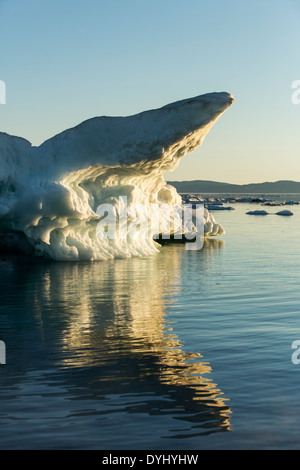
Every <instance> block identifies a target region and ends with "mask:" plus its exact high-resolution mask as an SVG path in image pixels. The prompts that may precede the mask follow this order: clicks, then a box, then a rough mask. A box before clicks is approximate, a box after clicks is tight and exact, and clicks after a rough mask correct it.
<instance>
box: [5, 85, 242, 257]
mask: <svg viewBox="0 0 300 470" xmlns="http://www.w3.org/2000/svg"><path fill="white" fill-rule="evenodd" d="M232 102H233V97H232V96H231V95H230V94H228V93H225V92H222V93H208V94H205V95H201V96H197V97H195V98H191V99H186V100H182V101H177V102H175V103H172V104H169V105H167V106H164V107H162V108H160V109H156V110H150V111H145V112H142V113H139V114H136V115H133V116H128V117H106V116H103V117H94V118H92V119H88V120H86V121H84V122H82V123H81V124H79V125H78V126H76V127H74V128H71V129H67V130H65V131H63V132H61V133H60V134H58V135H56V136H54V137H52V138H50V139H49V140H46V141H45V142H44V143H43V144H42V145H40V146H38V147H35V146H32V145H31V143H30V142H28V141H27V140H25V139H23V138H20V137H16V136H12V135H8V134H6V133H0V185H1V186H0V231H1V244H2V247H3V245H4V246H5V244H8V243H9V240H12V241H14V242H15V241H16V240H17V243H19V244H20V243H21V240H22V243H25V242H26V243H27V245H28V246H30V247H32V250H33V252H34V253H35V254H36V255H46V256H49V257H51V258H52V259H56V260H104V259H110V258H116V257H130V256H144V255H148V254H151V253H155V252H156V251H157V243H156V242H155V240H154V239H153V233H150V235H149V236H148V237H138V238H136V239H134V238H133V239H126V237H125V238H124V237H123V238H119V239H118V238H114V239H109V238H105V239H103V238H101V237H99V234H98V233H97V226H98V224H99V221H101V220H103V214H102V215H101V214H100V213H99V211H98V208H99V206H101V205H104V204H108V205H111V206H112V207H114V208H115V210H116V211H118V210H119V207H120V198H124V197H126V203H127V208H129V212H130V208H131V207H134V205H136V204H139V205H142V206H143V207H150V206H153V205H155V207H158V208H159V211H160V217H161V218H162V219H164V215H166V216H168V217H169V215H170V209H171V208H174V207H175V206H176V207H180V206H181V204H182V200H181V197H180V195H179V194H178V193H177V192H176V189H175V188H174V187H172V186H170V185H167V184H166V182H165V180H164V176H163V175H164V173H165V172H166V171H172V170H173V169H175V168H176V167H177V165H178V163H179V161H180V159H181V158H182V157H183V156H184V155H185V154H187V153H188V152H192V151H193V150H194V149H195V148H197V147H198V146H199V145H201V143H202V141H203V139H204V137H205V136H206V134H207V133H208V132H209V130H210V129H211V127H212V126H213V124H214V123H215V122H216V121H217V119H218V118H219V117H220V115H221V114H222V113H223V112H224V111H225V110H226V109H227V108H228V107H229V106H230V105H231V104H232ZM175 213H176V211H175ZM204 216H205V235H206V236H211V235H220V234H222V233H224V229H223V227H222V226H221V225H220V224H218V223H217V222H216V221H215V219H214V217H213V216H212V215H211V214H209V212H208V211H207V210H206V209H205V213H204ZM131 217H133V216H132V214H131ZM168 217H166V218H168ZM175 218H176V217H175ZM173 222H174V220H173ZM174 224H175V222H174ZM160 227H162V228H160V232H161V233H160V235H161V234H163V231H164V226H163V224H162V225H160ZM174 230H178V227H175V229H174ZM20 246H21V245H20ZM24 246H25V245H24Z"/></svg>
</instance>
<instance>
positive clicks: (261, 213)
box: [247, 210, 268, 215]
mask: <svg viewBox="0 0 300 470" xmlns="http://www.w3.org/2000/svg"><path fill="white" fill-rule="evenodd" d="M247 214H248V215H268V212H266V211H262V210H255V211H249V212H247Z"/></svg>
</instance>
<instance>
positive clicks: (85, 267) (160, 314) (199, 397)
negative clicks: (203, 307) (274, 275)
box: [37, 240, 231, 430]
mask: <svg viewBox="0 0 300 470" xmlns="http://www.w3.org/2000/svg"><path fill="white" fill-rule="evenodd" d="M223 243H224V242H222V241H221V240H207V241H206V242H205V246H204V248H203V253H202V261H203V262H205V257H208V258H209V255H210V253H211V251H212V250H215V249H221V248H222V246H223ZM183 256H186V250H185V248H184V247H183V246H180V247H178V246H165V247H163V248H162V249H161V252H160V254H158V255H155V256H152V257H149V258H146V259H139V258H134V259H125V260H124V259H122V260H113V261H107V262H98V263H63V264H60V263H59V264H52V265H51V266H50V269H49V271H48V272H47V273H45V275H44V279H43V282H42V295H43V299H44V302H45V301H46V302H47V304H48V305H49V310H50V311H56V314H57V315H58V316H59V312H60V309H63V310H64V320H66V321H65V322H64V327H63V328H62V330H61V336H60V341H61V348H62V353H61V358H62V359H61V363H60V364H59V366H60V367H63V368H84V367H97V366H101V365H105V364H112V366H111V368H110V371H109V372H107V373H106V374H105V373H102V374H101V376H99V377H98V380H99V382H100V383H101V382H103V383H104V382H105V381H108V382H113V381H115V382H119V383H120V384H122V383H126V382H127V381H130V380H132V376H133V375H136V376H137V377H138V378H139V380H143V381H144V382H145V381H146V382H147V380H148V381H149V383H150V382H153V381H154V382H155V383H156V384H158V388H159V387H163V390H168V388H169V387H173V388H174V389H175V390H176V391H177V398H176V400H177V405H176V406H177V407H178V408H180V407H182V408H184V407H186V401H187V400H188V401H189V402H190V403H189V409H190V411H192V412H193V414H194V415H195V414H197V412H198V409H197V403H200V404H201V405H203V406H205V407H207V411H208V412H209V410H210V409H216V410H218V411H217V414H218V418H217V421H218V426H219V427H220V428H223V430H230V421H229V418H230V414H231V410H230V408H229V407H228V405H227V400H226V399H225V398H224V397H223V394H222V392H221V390H220V389H219V388H218V387H217V385H216V384H215V383H213V381H212V380H211V378H210V375H211V372H212V369H211V366H210V364H209V363H208V362H206V361H204V360H203V358H202V356H201V354H200V353H199V352H194V353H189V352H186V351H184V348H183V345H182V344H181V342H180V339H179V338H178V335H177V334H176V333H174V327H173V324H172V323H170V322H169V321H168V315H167V309H168V308H169V307H170V306H171V305H172V303H173V302H175V298H176V295H179V293H180V289H181V284H180V276H181V272H182V270H181V262H182V257H183ZM39 295H41V292H39ZM38 303H39V300H38V299H37V304H38ZM66 313H67V315H66ZM120 360H121V363H122V367H120V370H119V369H118V365H117V364H118V361H120ZM131 392H134V390H133V389H132V390H131ZM187 397H188V398H187ZM181 402H182V403H181ZM201 412H203V408H201ZM179 419H180V418H179ZM190 420H191V421H193V418H190Z"/></svg>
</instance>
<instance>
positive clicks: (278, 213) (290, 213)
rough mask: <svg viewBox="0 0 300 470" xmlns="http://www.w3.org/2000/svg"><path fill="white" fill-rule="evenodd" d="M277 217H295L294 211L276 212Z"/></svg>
mask: <svg viewBox="0 0 300 470" xmlns="http://www.w3.org/2000/svg"><path fill="white" fill-rule="evenodd" d="M276 215H287V216H289V215H294V214H293V212H292V211H288V210H283V211H280V212H276Z"/></svg>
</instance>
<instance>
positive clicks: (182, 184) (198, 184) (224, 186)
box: [167, 180, 300, 194]
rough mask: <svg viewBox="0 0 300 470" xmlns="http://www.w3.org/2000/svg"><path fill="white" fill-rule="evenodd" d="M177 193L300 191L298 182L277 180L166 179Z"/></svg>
mask: <svg viewBox="0 0 300 470" xmlns="http://www.w3.org/2000/svg"><path fill="white" fill-rule="evenodd" d="M167 183H168V184H171V185H172V186H174V187H175V188H176V189H177V192H179V193H245V194H246V193H262V194H265V193H300V182H297V181H291V180H279V181H275V182H267V181H266V182H265V183H250V184H232V183H222V182H218V181H210V180H193V181H168V182H167Z"/></svg>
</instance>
